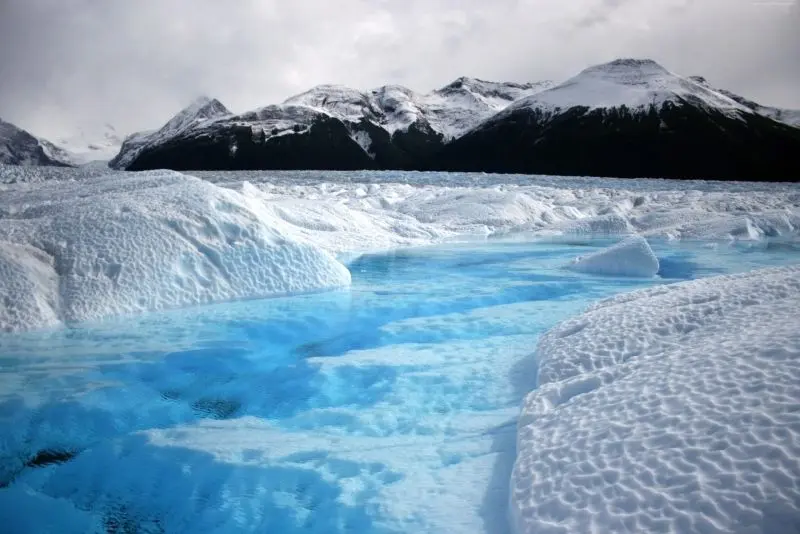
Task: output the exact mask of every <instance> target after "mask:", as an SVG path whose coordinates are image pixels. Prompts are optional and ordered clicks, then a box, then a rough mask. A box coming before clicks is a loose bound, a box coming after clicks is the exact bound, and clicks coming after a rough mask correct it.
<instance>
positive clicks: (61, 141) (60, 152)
mask: <svg viewBox="0 0 800 534" xmlns="http://www.w3.org/2000/svg"><path fill="white" fill-rule="evenodd" d="M41 141H42V146H44V147H45V150H46V151H47V150H49V151H51V153H53V154H54V155H55V156H56V157H57V158H58V159H61V160H62V161H66V162H69V163H71V164H74V165H83V164H86V163H89V162H92V161H109V160H111V159H112V158H113V157H114V156H116V155H117V153H119V149H120V147H121V146H122V141H123V139H122V136H121V135H120V134H119V133H117V130H116V129H115V128H114V127H113V126H111V125H110V124H104V125H103V126H101V127H99V128H95V127H85V128H80V129H78V131H77V132H76V133H75V134H74V135H71V136H65V137H59V138H56V139H55V140H53V141H52V142H50V141H45V140H43V139H42V140H41Z"/></svg>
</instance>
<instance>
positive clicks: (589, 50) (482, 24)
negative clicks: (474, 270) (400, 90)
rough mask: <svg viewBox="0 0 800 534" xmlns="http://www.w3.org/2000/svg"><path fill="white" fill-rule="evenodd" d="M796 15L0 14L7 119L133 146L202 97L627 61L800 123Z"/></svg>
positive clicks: (513, 4) (711, 7) (711, 0)
mask: <svg viewBox="0 0 800 534" xmlns="http://www.w3.org/2000/svg"><path fill="white" fill-rule="evenodd" d="M798 13H800V9H799V8H798V4H797V2H796V1H795V2H794V3H793V4H791V3H788V4H784V5H780V4H779V3H778V4H776V3H774V2H773V3H760V4H759V3H758V2H753V1H750V0H702V1H692V0H648V1H647V2H639V1H633V0H571V1H570V2H563V0H495V1H493V2H485V1H484V0H406V1H399V0H397V1H395V0H338V1H337V2H328V1H325V0H306V1H297V2H286V1H283V0H263V1H259V0H240V1H237V2H218V1H216V0H138V1H136V2H130V1H127V2H122V1H120V2H117V1H113V0H112V1H100V0H72V1H69V0H0V116H2V117H3V118H5V119H7V120H10V121H12V122H16V123H18V124H20V125H21V126H23V127H26V128H29V129H30V130H32V131H34V132H35V133H38V134H41V135H46V136H58V135H62V134H68V133H70V131H71V130H72V129H74V128H77V127H81V126H83V125H85V127H88V128H91V127H93V126H94V125H97V124H101V123H102V122H105V121H108V122H111V123H112V124H114V125H116V126H117V127H118V129H120V130H122V131H125V132H130V131H133V130H137V129H142V128H151V127H157V126H159V125H160V124H161V123H163V122H164V121H166V120H167V119H168V118H169V117H170V115H171V114H172V113H174V112H175V111H177V110H178V109H179V108H180V107H182V106H183V105H185V104H186V103H188V101H190V100H191V99H192V98H194V97H196V96H198V95H200V94H208V95H210V96H214V97H217V98H219V99H220V100H221V101H222V102H223V103H225V104H226V105H227V106H228V107H230V108H231V109H233V110H235V111H244V110H246V109H251V108H255V107H258V106H261V105H265V104H269V103H275V102H279V101H282V100H283V99H285V98H286V97H288V96H290V95H292V94H295V93H297V92H300V91H303V90H305V89H307V88H309V87H311V86H313V85H315V84H318V83H343V84H347V85H351V86H354V87H359V88H369V87H373V86H377V85H380V84H383V83H401V84H405V85H408V86H409V87H412V88H414V89H417V90H422V91H427V90H430V89H433V88H434V87H437V86H441V85H443V84H445V83H448V82H449V81H451V80H452V79H454V78H456V77H458V76H462V75H467V76H477V77H482V78H488V79H497V80H509V81H535V80H540V79H546V78H547V79H555V80H563V79H565V78H567V77H569V76H571V75H573V74H575V73H576V72H578V71H579V70H581V69H582V68H584V67H586V66H588V65H590V64H593V63H598V62H603V61H608V60H610V59H613V58H615V57H620V56H634V57H653V58H654V59H656V60H658V61H660V62H662V63H663V64H664V65H665V66H666V67H667V68H670V69H671V70H673V71H676V72H679V73H681V74H686V75H690V74H702V75H705V76H706V77H707V78H708V79H709V81H710V82H711V83H713V84H716V85H718V86H721V87H725V88H728V89H731V90H733V91H736V92H739V93H741V94H743V95H745V96H748V97H751V98H753V99H756V100H759V101H762V102H763V103H765V104H774V105H783V106H794V107H799V108H800V91H798V87H800V72H799V70H800V61H799V60H798V58H799V57H800V41H798V32H797V31H796V28H798V27H800V15H798Z"/></svg>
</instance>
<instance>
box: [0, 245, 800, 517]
mask: <svg viewBox="0 0 800 534" xmlns="http://www.w3.org/2000/svg"><path fill="white" fill-rule="evenodd" d="M614 241H616V240H605V241H599V240H595V239H590V238H584V239H579V240H578V239H575V240H573V241H572V243H564V242H563V241H552V240H550V241H548V240H542V239H538V240H531V239H517V240H513V241H500V240H498V241H492V240H490V241H479V242H472V243H469V244H453V245H439V246H433V247H422V248H416V249H407V250H399V251H395V252H392V253H386V254H368V255H363V256H360V257H358V258H356V259H354V260H351V261H350V262H349V263H348V264H347V267H348V269H349V270H350V273H351V276H352V285H351V286H350V287H349V288H345V289H338V290H333V291H328V292H321V293H313V294H302V295H295V296H286V297H279V298H272V299H266V300H245V301H239V302H232V303H224V304H213V305H208V306H203V307H193V308H186V309H181V310H173V311H165V312H157V313H151V314H146V315H141V316H136V317H126V318H124V319H113V318H112V319H109V320H106V321H104V322H100V323H94V324H92V323H86V324H80V325H76V326H74V327H73V328H71V329H57V330H44V331H42V330H38V331H32V332H25V333H17V334H6V335H3V336H2V337H0V354H1V355H2V360H0V363H2V373H0V381H2V382H0V385H1V386H2V387H0V393H1V394H2V397H0V417H2V419H1V420H2V426H0V446H1V447H2V450H0V458H1V459H2V463H0V484H2V489H0V515H2V516H3V517H4V521H5V522H6V526H10V528H12V531H13V532H40V531H46V530H47V528H50V529H51V531H58V532H92V531H98V532H104V531H105V532H285V533H290V532H327V533H329V532H364V533H368V532H386V533H395V532H431V533H433V532H490V533H506V532H510V530H509V529H510V528H512V527H514V528H517V529H518V530H520V531H524V530H525V528H527V526H529V525H528V524H527V523H526V522H525V521H524V514H525V513H526V511H528V512H529V511H530V509H528V508H526V507H525V506H524V504H525V502H526V501H525V500H524V498H521V499H519V500H517V501H516V502H517V504H518V506H516V507H514V506H513V505H512V506H511V508H512V511H513V510H516V514H517V515H516V516H514V517H513V519H514V521H511V522H509V508H510V506H509V505H510V503H511V502H513V501H512V497H513V495H511V494H510V491H509V486H510V481H511V480H512V467H513V465H514V462H515V459H516V454H517V450H516V444H517V420H518V416H519V413H520V406H521V405H522V404H523V399H525V397H526V395H527V394H528V393H529V392H530V391H531V390H532V389H533V388H534V387H535V386H536V384H537V378H536V374H537V370H538V369H539V365H540V363H541V362H539V361H537V358H536V352H535V349H536V345H537V342H538V340H539V338H540V335H541V334H542V333H543V332H545V331H546V330H548V329H549V328H551V327H553V326H554V325H556V324H557V323H559V322H560V321H566V320H568V319H569V318H571V317H575V316H579V314H580V313H581V312H582V311H583V310H584V309H585V308H586V307H587V305H589V304H590V303H592V302H594V301H597V300H598V299H602V298H605V297H610V296H613V295H615V294H619V293H622V292H627V291H631V290H636V289H643V288H648V287H654V286H664V285H665V284H667V283H673V282H678V281H681V280H690V279H696V278H705V277H709V276H712V275H719V274H725V273H732V272H744V271H749V270H751V269H754V268H757V267H772V266H779V265H783V264H787V263H793V262H796V261H797V259H798V257H800V252H799V251H798V250H797V249H796V248H795V247H793V246H791V245H780V246H778V245H772V246H768V245H767V244H765V243H761V244H758V245H756V246H753V245H739V246H734V245H729V244H719V243H717V244H709V243H697V242H672V243H669V242H665V241H662V240H658V239H651V240H650V245H651V246H652V249H653V251H654V253H655V256H656V257H657V258H658V263H659V274H658V276H656V277H620V276H608V275H603V274H593V273H591V272H589V273H587V272H581V270H575V269H568V268H564V267H565V266H569V265H570V264H571V263H572V262H573V261H574V259H575V258H576V257H578V256H581V257H592V256H593V253H596V252H598V251H599V250H601V249H603V248H604V247H605V246H606V245H608V244H610V243H613V242H614ZM595 256H597V254H595ZM600 257H602V254H600ZM565 324H570V323H565ZM584 343H586V341H584ZM548 369H551V370H552V366H550V367H549V368H548ZM551 378H552V377H551ZM579 378H581V379H582V380H584V382H585V381H586V377H579ZM550 389H552V385H550ZM548 391H549V390H548ZM545 393H547V392H545ZM547 398H552V394H550V397H547ZM528 401H530V402H532V401H531V399H530V398H529V399H528ZM525 408H526V410H527V412H524V416H525V417H528V418H529V415H530V413H534V412H533V411H532V409H531V407H530V405H529V403H528V404H526V405H525ZM571 413H573V414H576V413H580V412H578V409H577V408H574V409H573V410H572V412H571ZM541 417H548V415H547V413H545V412H542V414H541ZM572 417H573V418H576V417H579V416H578V415H573V416H572ZM526 421H527V419H526ZM520 436H521V438H520V439H522V437H524V436H523V435H522V434H520ZM551 437H552V436H551ZM553 439H556V437H553ZM534 441H535V439H534ZM534 445H540V444H539V443H535V444H534ZM589 446H590V444H588V445H587V447H589ZM540 450H541V449H540ZM552 450H556V449H552ZM524 458H525V459H526V461H527V459H528V456H525V457H524ZM523 467H524V466H523ZM534 475H536V476H535V478H536V480H535V481H534V482H535V483H530V484H528V485H527V486H526V487H527V488H528V491H543V490H542V486H541V483H546V482H547V481H546V480H544V481H543V479H542V476H543V475H544V473H542V472H536V469H535V466H534V468H533V469H532V470H529V471H525V472H518V473H516V478H515V479H514V480H515V481H521V483H522V482H525V477H527V476H534ZM528 482H530V481H528ZM551 483H553V484H555V482H554V481H552V482H551ZM553 491H555V490H553ZM553 491H551V494H552V493H553ZM523 497H525V496H523ZM541 502H544V500H542V499H540V504H541ZM520 503H522V504H521V505H520ZM550 504H551V506H553V508H552V516H553V517H552V518H550V519H549V520H550V521H552V522H551V523H550V524H551V526H552V527H553V528H554V529H555V528H556V527H557V526H558V517H557V515H558V507H557V506H555V505H553V504H552V503H550ZM536 512H537V514H538V515H537V516H536V517H538V518H542V517H545V518H547V517H548V515H547V514H548V513H550V512H548V511H546V510H545V511H542V510H536ZM578 512H579V511H578ZM576 513H577V512H576ZM577 516H578V517H580V513H577ZM612 519H613V518H612ZM543 524H544V525H547V523H543ZM575 525H577V526H578V528H580V526H581V525H582V524H580V523H576V524H575ZM575 525H573V526H575ZM538 526H539V527H540V528H541V525H538ZM554 531H557V530H554Z"/></svg>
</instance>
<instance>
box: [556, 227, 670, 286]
mask: <svg viewBox="0 0 800 534" xmlns="http://www.w3.org/2000/svg"><path fill="white" fill-rule="evenodd" d="M569 267H570V269H572V270H574V271H579V272H582V273H591V274H600V275H610V276H639V277H642V278H648V277H651V276H655V275H656V274H657V273H658V268H659V265H658V258H656V255H655V254H654V253H653V249H651V248H650V245H649V244H648V243H647V239H645V238H643V237H642V236H640V235H635V236H631V237H629V238H627V239H625V240H624V241H620V242H619V243H617V244H616V245H614V246H612V247H609V248H607V249H604V250H601V251H598V252H595V253H594V254H589V255H588V256H581V257H578V258H577V259H576V260H575V261H574V262H573V263H572V264H571V265H570V266H569Z"/></svg>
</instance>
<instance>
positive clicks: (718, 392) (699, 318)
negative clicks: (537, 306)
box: [511, 267, 800, 533]
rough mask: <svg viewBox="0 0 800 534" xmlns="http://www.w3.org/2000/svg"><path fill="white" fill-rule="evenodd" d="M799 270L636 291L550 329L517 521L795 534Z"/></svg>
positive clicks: (525, 413) (523, 447) (530, 527)
mask: <svg viewBox="0 0 800 534" xmlns="http://www.w3.org/2000/svg"><path fill="white" fill-rule="evenodd" d="M798 306H800V267H786V268H777V269H768V270H760V271H754V272H751V273H747V274H742V275H731V276H724V277H715V278H709V279H703V280H697V281H691V282H684V283H680V284H675V285H670V286H658V287H653V288H650V289H644V290H640V291H637V292H634V293H629V294H624V295H621V296H619V297H615V298H612V299H610V300H607V301H601V302H600V303H598V304H596V305H594V306H592V307H591V308H590V309H589V310H588V311H587V312H586V313H584V314H583V315H580V316H577V317H575V318H572V319H569V320H567V321H565V322H563V323H561V324H560V325H559V326H557V327H556V328H553V329H552V330H550V331H549V332H548V333H547V334H545V335H544V336H543V337H542V338H541V339H540V342H539V346H538V351H537V352H538V357H539V377H538V381H539V387H538V389H537V390H536V391H534V392H532V393H530V394H529V395H528V397H527V398H526V400H525V402H524V405H523V410H522V415H521V418H520V420H519V427H518V441H517V445H518V450H517V453H518V457H517V461H516V464H515V467H514V471H513V475H512V483H511V491H512V495H511V516H512V522H513V527H514V529H515V531H516V532H518V533H533V532H536V533H540V532H563V533H567V532H753V533H757V532H765V533H766V532H769V533H773V532H778V533H780V532H796V531H797V529H798V527H799V526H800V482H799V481H800V412H799V411H798V400H799V399H800V366H798V359H799V358H800V330H798V322H797V315H796V313H797V309H798Z"/></svg>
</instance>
